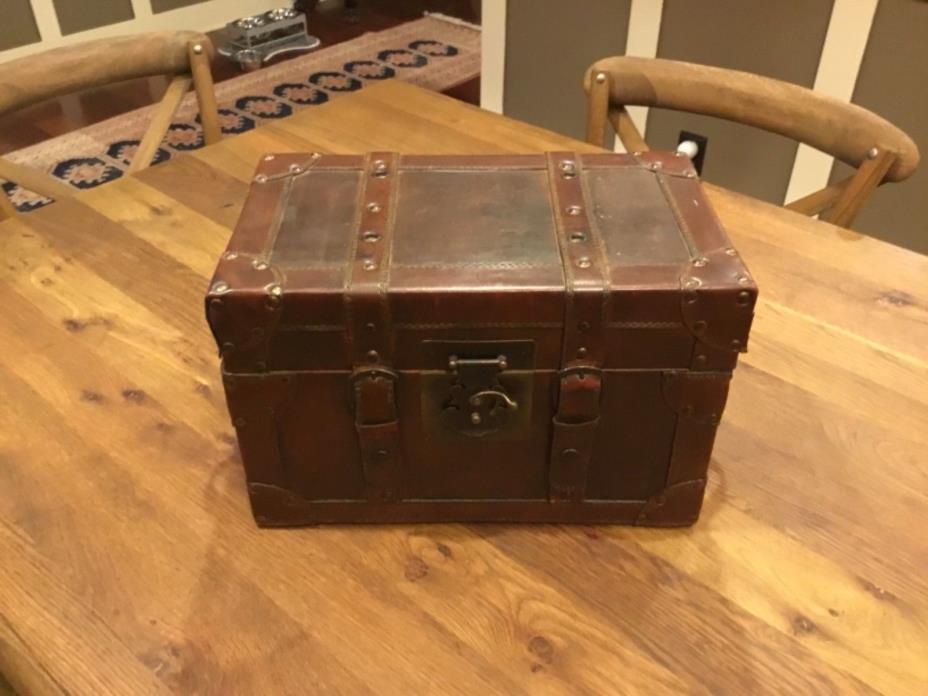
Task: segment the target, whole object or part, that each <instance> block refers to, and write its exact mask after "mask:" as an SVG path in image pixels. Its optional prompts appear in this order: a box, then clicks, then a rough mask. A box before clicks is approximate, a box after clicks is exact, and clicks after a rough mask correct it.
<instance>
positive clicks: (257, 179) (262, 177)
mask: <svg viewBox="0 0 928 696" xmlns="http://www.w3.org/2000/svg"><path fill="white" fill-rule="evenodd" d="M266 181H267V175H266V174H258V176H256V177H255V183H257V184H263V183H265V182H266Z"/></svg>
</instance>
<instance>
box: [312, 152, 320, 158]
mask: <svg viewBox="0 0 928 696" xmlns="http://www.w3.org/2000/svg"><path fill="white" fill-rule="evenodd" d="M310 157H312V158H313V159H319V158H320V157H322V153H321V152H314V153H313V154H312V155H310Z"/></svg>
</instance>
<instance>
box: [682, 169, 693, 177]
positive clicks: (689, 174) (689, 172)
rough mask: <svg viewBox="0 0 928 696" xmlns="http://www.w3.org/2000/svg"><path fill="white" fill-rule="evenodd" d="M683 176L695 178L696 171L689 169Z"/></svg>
mask: <svg viewBox="0 0 928 696" xmlns="http://www.w3.org/2000/svg"><path fill="white" fill-rule="evenodd" d="M683 176H685V177H686V178H687V179H695V178H696V172H694V171H693V170H689V171H687V172H686V173H685V174H684V175H683Z"/></svg>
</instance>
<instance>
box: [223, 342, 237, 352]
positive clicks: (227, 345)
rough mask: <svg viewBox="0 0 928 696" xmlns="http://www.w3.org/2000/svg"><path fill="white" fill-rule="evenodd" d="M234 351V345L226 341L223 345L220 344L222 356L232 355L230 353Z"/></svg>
mask: <svg viewBox="0 0 928 696" xmlns="http://www.w3.org/2000/svg"><path fill="white" fill-rule="evenodd" d="M234 351H235V344H234V343H229V342H228V341H226V342H225V343H223V344H222V354H223V355H226V354H227V353H232V352H234Z"/></svg>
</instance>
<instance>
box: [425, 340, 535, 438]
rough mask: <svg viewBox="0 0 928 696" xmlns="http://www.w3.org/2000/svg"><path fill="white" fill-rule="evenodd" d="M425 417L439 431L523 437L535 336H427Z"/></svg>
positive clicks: (528, 412)
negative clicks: (490, 338) (438, 338)
mask: <svg viewBox="0 0 928 696" xmlns="http://www.w3.org/2000/svg"><path fill="white" fill-rule="evenodd" d="M423 347H424V353H425V356H426V366H427V368H438V367H442V368H443V369H426V371H424V372H423V373H422V384H423V389H422V417H423V419H424V420H425V421H426V423H425V425H426V428H427V429H428V430H429V431H430V432H433V433H435V434H436V435H439V434H440V435H444V436H453V437H461V436H465V437H474V438H490V439H520V438H524V437H526V436H527V435H528V432H529V430H530V424H531V415H532V401H533V391H534V384H535V375H534V365H535V345H534V342H533V341H425V342H424V344H423Z"/></svg>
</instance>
